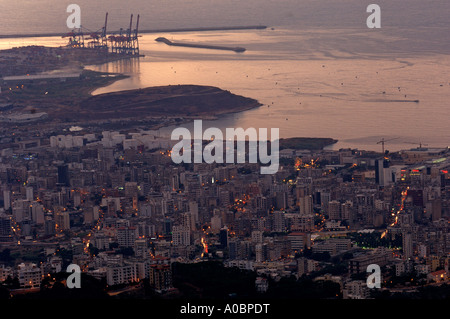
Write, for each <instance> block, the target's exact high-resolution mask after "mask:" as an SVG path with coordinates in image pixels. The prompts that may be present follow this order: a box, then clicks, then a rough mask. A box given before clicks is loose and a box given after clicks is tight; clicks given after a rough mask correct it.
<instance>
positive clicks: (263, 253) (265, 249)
mask: <svg viewBox="0 0 450 319" xmlns="http://www.w3.org/2000/svg"><path fill="white" fill-rule="evenodd" d="M255 253H256V262H263V261H266V260H267V259H269V246H268V245H267V243H264V244H257V245H256V246H255Z"/></svg>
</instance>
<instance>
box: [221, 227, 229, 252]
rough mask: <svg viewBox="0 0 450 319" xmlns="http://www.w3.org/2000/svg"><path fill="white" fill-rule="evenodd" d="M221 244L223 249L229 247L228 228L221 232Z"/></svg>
mask: <svg viewBox="0 0 450 319" xmlns="http://www.w3.org/2000/svg"><path fill="white" fill-rule="evenodd" d="M219 244H220V245H219V247H220V248H222V249H223V248H226V247H228V228H227V227H226V226H225V227H223V228H222V229H221V230H220V232H219Z"/></svg>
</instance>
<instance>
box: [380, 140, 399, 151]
mask: <svg viewBox="0 0 450 319" xmlns="http://www.w3.org/2000/svg"><path fill="white" fill-rule="evenodd" d="M396 139H398V137H395V138H391V139H389V140H385V139H384V137H383V138H382V139H381V141H378V142H377V144H381V149H382V152H383V154H385V152H384V144H385V143H386V142H390V141H393V140H396Z"/></svg>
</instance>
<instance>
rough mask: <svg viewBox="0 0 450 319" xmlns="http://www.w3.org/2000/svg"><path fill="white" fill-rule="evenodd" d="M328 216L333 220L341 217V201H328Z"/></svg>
mask: <svg viewBox="0 0 450 319" xmlns="http://www.w3.org/2000/svg"><path fill="white" fill-rule="evenodd" d="M328 218H329V219H331V220H339V219H341V203H340V202H339V201H337V200H332V201H330V202H329V203H328Z"/></svg>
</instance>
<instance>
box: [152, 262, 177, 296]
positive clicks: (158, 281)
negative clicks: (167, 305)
mask: <svg viewBox="0 0 450 319" xmlns="http://www.w3.org/2000/svg"><path fill="white" fill-rule="evenodd" d="M149 281H150V285H151V286H152V287H153V288H154V289H155V290H156V291H157V292H162V291H165V290H167V289H170V288H172V270H171V269H170V265H166V264H155V265H150V278H149Z"/></svg>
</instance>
